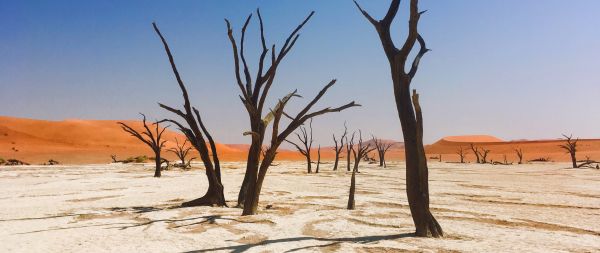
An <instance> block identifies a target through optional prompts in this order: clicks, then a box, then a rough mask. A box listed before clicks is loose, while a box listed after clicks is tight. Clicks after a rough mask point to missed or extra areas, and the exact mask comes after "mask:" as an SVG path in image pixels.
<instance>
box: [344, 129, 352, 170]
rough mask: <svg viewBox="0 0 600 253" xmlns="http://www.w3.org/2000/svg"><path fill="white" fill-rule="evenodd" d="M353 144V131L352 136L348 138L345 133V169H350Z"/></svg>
mask: <svg viewBox="0 0 600 253" xmlns="http://www.w3.org/2000/svg"><path fill="white" fill-rule="evenodd" d="M353 146H354V132H353V133H352V138H351V139H350V140H348V135H346V170H347V171H350V158H351V157H352V147H353Z"/></svg>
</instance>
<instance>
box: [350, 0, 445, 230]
mask: <svg viewBox="0 0 600 253" xmlns="http://www.w3.org/2000/svg"><path fill="white" fill-rule="evenodd" d="M418 2H419V1H418V0H411V1H410V14H409V21H408V35H407V37H406V40H405V42H404V44H403V45H402V47H401V48H397V47H396V46H395V45H394V41H393V40H392V36H391V31H390V27H391V25H392V21H393V20H394V17H395V16H396V13H397V12H398V9H399V7H400V0H392V2H391V4H390V7H389V9H388V11H387V13H386V14H385V17H384V18H383V19H381V20H375V19H374V18H373V17H371V15H369V13H367V12H366V11H365V10H363V9H362V8H361V7H360V5H359V4H358V3H357V2H356V1H354V3H355V4H356V7H357V8H358V9H359V10H360V12H361V13H362V14H363V16H364V17H365V18H366V19H367V20H368V21H369V22H370V23H371V24H372V25H373V26H374V27H375V30H376V31H377V33H378V35H379V39H380V40H381V45H382V46H383V50H384V52H385V55H386V56H387V59H388V61H389V65H390V71H391V76H392V81H393V89H394V97H395V100H396V109H397V110H398V116H399V118H400V124H401V126H402V134H403V136H404V144H405V148H404V152H405V155H406V192H407V196H408V203H409V206H410V211H411V214H412V218H413V222H414V224H415V228H416V235H417V236H433V237H441V236H443V231H442V228H441V226H440V225H439V223H438V222H437V220H436V219H435V218H434V217H433V214H431V211H430V210H429V179H428V169H427V159H426V157H425V149H424V148H423V139H422V138H423V118H422V115H421V111H420V106H419V103H418V95H417V94H416V91H414V90H413V94H414V95H413V97H412V98H413V99H412V104H411V94H410V89H411V88H410V84H411V82H412V80H413V78H414V77H415V75H416V73H417V69H418V67H419V62H420V61H421V58H422V57H423V55H425V53H427V51H429V49H427V47H426V46H425V40H424V39H423V38H422V37H421V35H420V34H419V32H418V29H417V26H418V23H419V18H420V17H421V15H422V14H423V12H420V11H419V7H418ZM417 42H418V43H419V45H420V49H419V51H418V52H417V53H416V55H415V58H414V60H413V61H412V62H411V63H410V70H409V71H408V72H407V71H406V70H405V66H406V65H407V62H408V57H409V55H410V53H411V51H412V50H413V48H414V45H415V44H416V43H417ZM413 105H414V107H413ZM415 112H416V114H415Z"/></svg>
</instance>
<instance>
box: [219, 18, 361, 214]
mask: <svg viewBox="0 0 600 253" xmlns="http://www.w3.org/2000/svg"><path fill="white" fill-rule="evenodd" d="M256 14H257V16H258V20H259V25H260V42H261V46H262V51H261V53H260V56H259V60H258V67H257V68H256V69H257V73H256V75H255V76H254V77H255V78H254V80H252V75H251V74H250V71H249V69H248V64H247V62H246V58H245V55H244V38H245V35H246V28H247V27H248V24H249V23H250V19H251V18H252V14H250V15H249V16H248V18H246V22H245V23H244V25H243V27H242V29H241V40H240V45H239V48H238V44H237V42H236V40H235V38H234V36H233V30H232V29H231V25H230V22H229V20H225V22H226V23H227V34H228V37H229V40H230V42H231V47H232V50H233V59H234V66H235V68H234V71H235V77H236V81H237V85H238V87H239V89H240V92H241V95H240V99H241V101H242V103H243V104H244V107H245V108H246V110H247V112H248V116H249V118H250V130H249V131H247V132H246V133H245V134H246V135H250V136H251V138H252V141H251V144H250V150H249V152H248V159H247V166H246V174H245V176H244V181H243V182H242V187H241V188H240V192H239V194H238V205H239V206H242V205H243V207H244V211H243V213H242V215H252V214H256V210H257V207H258V202H259V196H260V191H261V188H262V184H263V181H264V179H265V176H266V173H267V170H268V169H269V166H270V165H271V163H272V162H273V160H274V159H275V156H276V154H277V149H278V148H279V146H280V144H281V143H282V142H283V141H284V140H285V139H286V138H287V137H288V136H289V135H290V134H291V133H292V132H294V131H295V130H296V129H297V128H298V127H299V126H301V125H302V124H304V123H305V122H306V121H307V120H310V119H312V118H314V117H316V116H319V115H323V114H326V113H331V112H339V111H342V110H345V109H347V108H350V107H354V106H358V104H356V103H354V101H353V102H350V103H348V104H345V105H342V106H340V107H334V108H331V107H326V108H324V109H321V110H317V111H313V112H310V111H311V109H312V108H313V106H314V105H315V104H316V103H317V102H318V101H319V100H320V99H321V97H322V96H323V95H325V93H326V92H327V90H328V89H329V88H330V87H331V86H333V85H334V84H335V82H336V80H335V79H334V80H332V81H331V82H329V83H328V84H327V85H326V86H325V87H324V88H323V89H321V91H320V92H319V93H318V94H317V96H315V97H314V98H313V99H312V100H311V101H310V102H308V104H307V105H306V106H304V107H303V109H302V110H300V112H299V113H298V114H296V116H290V115H289V114H288V113H287V112H285V111H284V108H285V106H286V104H287V103H288V102H289V101H290V99H292V98H294V97H300V96H299V95H298V92H297V91H293V92H291V93H289V94H288V95H286V96H284V97H283V98H281V99H279V102H278V103H277V104H276V105H275V107H273V108H272V109H270V110H269V113H268V114H267V115H264V116H263V111H264V105H265V101H266V99H267V95H268V93H269V90H270V88H271V86H272V84H273V82H274V80H275V76H276V73H277V70H278V67H279V64H280V63H281V62H282V60H283V59H284V58H285V56H286V55H287V54H288V53H289V52H290V50H291V49H292V48H293V47H294V45H295V44H296V42H297V40H298V37H299V36H300V35H299V34H298V32H299V31H300V30H301V29H302V27H303V26H304V25H305V24H306V22H308V20H309V19H310V18H311V17H312V16H313V14H314V12H311V13H310V14H309V15H308V16H307V17H306V18H305V19H304V21H302V23H300V25H298V26H297V27H296V28H295V29H294V30H293V31H292V33H291V34H290V35H289V36H288V37H287V39H286V40H285V43H284V44H283V46H282V47H281V48H280V49H279V50H277V49H276V46H275V45H272V46H271V49H270V50H269V49H268V48H267V43H266V40H265V36H264V26H263V21H262V17H261V15H260V11H259V10H257V11H256ZM269 51H270V53H271V57H270V58H271V60H270V62H271V63H270V65H269V66H265V59H266V58H267V53H268V52H269ZM240 61H241V63H240ZM240 68H243V71H240ZM242 72H243V74H242ZM282 117H285V118H286V119H288V120H289V121H290V122H289V124H288V125H287V127H285V128H283V127H281V130H282V131H280V126H279V124H280V121H281V119H282ZM271 121H272V122H273V126H272V127H271V134H270V137H271V141H270V142H271V143H270V145H269V147H268V148H267V150H266V151H265V152H264V157H263V158H262V160H261V159H260V158H261V156H260V154H261V149H262V147H263V141H264V138H265V135H266V133H265V131H266V129H267V126H268V124H269V123H270V122H271Z"/></svg>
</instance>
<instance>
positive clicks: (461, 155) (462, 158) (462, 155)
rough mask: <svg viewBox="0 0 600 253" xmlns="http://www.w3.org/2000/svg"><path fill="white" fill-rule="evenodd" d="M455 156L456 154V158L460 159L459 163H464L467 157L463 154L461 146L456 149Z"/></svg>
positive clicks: (463, 150)
mask: <svg viewBox="0 0 600 253" xmlns="http://www.w3.org/2000/svg"><path fill="white" fill-rule="evenodd" d="M456 154H458V156H459V157H460V163H465V156H467V154H465V149H464V148H463V146H460V147H458V149H457V150H456Z"/></svg>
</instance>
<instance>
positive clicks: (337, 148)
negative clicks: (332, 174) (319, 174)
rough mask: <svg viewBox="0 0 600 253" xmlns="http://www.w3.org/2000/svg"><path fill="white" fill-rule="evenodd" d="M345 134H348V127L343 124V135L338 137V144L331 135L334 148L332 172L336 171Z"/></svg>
mask: <svg viewBox="0 0 600 253" xmlns="http://www.w3.org/2000/svg"><path fill="white" fill-rule="evenodd" d="M347 134H348V127H347V126H346V122H344V133H343V134H342V136H341V137H340V141H339V143H338V141H337V139H336V138H335V134H333V143H334V144H335V147H334V148H333V151H334V152H335V160H334V162H333V170H334V171H335V170H337V168H338V163H339V161H340V153H342V149H344V139H345V138H346V135H347Z"/></svg>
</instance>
